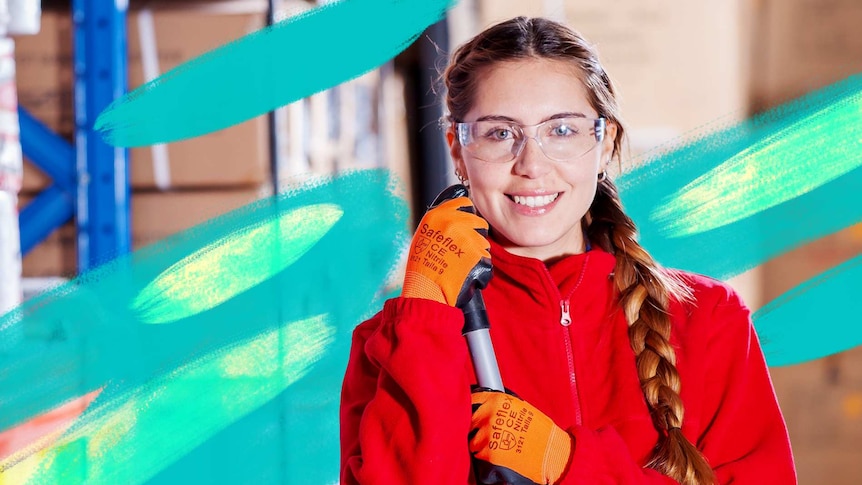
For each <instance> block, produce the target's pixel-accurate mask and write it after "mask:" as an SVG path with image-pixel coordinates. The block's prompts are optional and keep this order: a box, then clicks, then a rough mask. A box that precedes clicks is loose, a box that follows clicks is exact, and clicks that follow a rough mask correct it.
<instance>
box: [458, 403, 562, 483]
mask: <svg viewBox="0 0 862 485" xmlns="http://www.w3.org/2000/svg"><path fill="white" fill-rule="evenodd" d="M472 396H473V419H472V422H471V431H470V435H469V448H470V453H471V454H472V455H473V468H474V471H475V473H476V479H477V481H478V483H483V484H491V483H511V484H514V485H534V484H548V483H557V481H558V480H559V479H560V477H562V476H563V473H564V472H565V470H566V467H567V466H568V464H569V461H570V459H571V456H572V452H573V451H574V441H575V440H574V438H573V437H572V436H571V435H570V434H568V433H567V432H566V431H564V430H563V429H561V428H560V427H559V426H557V425H556V424H555V423H554V422H553V421H552V420H551V418H549V417H547V416H546V415H545V414H544V413H542V412H541V411H539V410H538V409H536V408H535V407H533V406H532V405H531V404H530V403H528V402H526V401H523V400H521V399H519V398H517V397H515V396H512V395H510V394H506V393H503V392H499V391H488V390H482V391H479V392H474V393H473V395H472Z"/></svg>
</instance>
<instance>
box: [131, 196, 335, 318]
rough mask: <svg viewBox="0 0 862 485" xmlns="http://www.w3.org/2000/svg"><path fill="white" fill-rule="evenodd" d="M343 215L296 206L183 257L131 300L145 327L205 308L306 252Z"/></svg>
mask: <svg viewBox="0 0 862 485" xmlns="http://www.w3.org/2000/svg"><path fill="white" fill-rule="evenodd" d="M343 214H344V212H343V211H342V210H341V209H340V208H339V207H338V206H337V205H334V204H319V205H312V206H307V207H301V208H299V209H295V210H293V211H290V212H287V213H285V214H283V215H281V216H279V217H278V218H277V219H274V220H269V221H265V222H263V223H261V224H258V225H256V226H250V227H247V228H244V229H242V230H241V231H238V232H236V233H234V234H230V235H228V236H226V237H223V238H221V239H219V240H217V241H215V242H213V243H211V244H208V245H207V246H205V247H203V248H201V249H200V250H199V251H197V252H195V253H194V254H192V255H190V256H188V257H186V258H183V260H182V261H179V262H178V263H176V264H174V265H172V266H171V267H170V268H168V269H167V270H165V271H164V272H163V273H162V274H160V275H159V276H158V277H157V278H156V279H155V280H154V281H153V282H152V283H150V284H149V285H147V286H146V288H144V289H143V290H142V291H141V292H140V294H138V296H137V297H136V298H135V299H134V301H133V302H132V309H133V310H135V311H137V312H139V313H140V315H141V316H140V318H141V320H142V321H143V322H145V323H170V322H175V321H177V320H179V319H182V318H185V317H188V316H190V315H194V314H196V313H199V312H202V311H205V310H209V309H211V308H213V307H215V306H217V305H219V304H221V303H224V302H225V301H227V300H229V299H230V298H232V297H234V296H236V295H237V294H239V293H242V292H243V291H246V290H248V289H249V288H251V287H253V286H255V285H257V284H259V283H260V282H262V281H265V280H268V279H269V278H271V277H272V276H273V275H275V274H276V273H278V272H280V271H282V270H284V269H285V268H287V267H288V266H290V265H291V264H293V263H294V262H295V261H296V260H297V259H299V258H300V257H301V256H302V255H303V254H305V253H306V252H307V251H308V250H309V249H311V247H312V246H314V245H315V244H316V243H317V241H319V240H320V238H322V237H323V236H324V235H326V233H327V232H328V231H329V229H330V228H331V227H332V226H333V225H334V224H335V223H336V222H338V220H339V219H341V216H342V215H343Z"/></svg>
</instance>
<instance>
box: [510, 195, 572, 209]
mask: <svg viewBox="0 0 862 485" xmlns="http://www.w3.org/2000/svg"><path fill="white" fill-rule="evenodd" d="M558 195H560V194H559V193H556V194H551V195H541V196H538V197H533V196H529V197H522V196H520V195H513V196H512V199H514V200H515V203H516V204H520V205H525V206H527V207H544V206H546V205H548V204H550V203H551V202H553V201H555V200H557V196H558Z"/></svg>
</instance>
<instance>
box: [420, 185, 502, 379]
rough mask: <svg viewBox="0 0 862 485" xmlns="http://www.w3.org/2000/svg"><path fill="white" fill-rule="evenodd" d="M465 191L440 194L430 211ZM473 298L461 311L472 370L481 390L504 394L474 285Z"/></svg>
mask: <svg viewBox="0 0 862 485" xmlns="http://www.w3.org/2000/svg"><path fill="white" fill-rule="evenodd" d="M468 196H469V192H468V190H467V187H465V186H464V185H461V184H456V185H453V186H451V187H448V188H447V189H445V190H443V192H441V193H440V195H438V196H437V198H436V199H434V202H432V203H431V208H433V207H437V206H438V205H439V204H441V203H442V202H443V201H445V200H450V199H455V198H458V197H468ZM469 291H471V292H472V296H471V298H470V300H468V301H467V304H466V305H464V307H463V308H462V310H463V312H464V329H463V330H462V331H461V334H462V335H464V337H465V338H466V339H467V349H468V350H469V351H470V358H471V359H472V360H473V369H474V370H475V371H476V379H477V381H478V384H479V386H480V387H486V388H488V389H493V390H496V391H503V390H504V389H503V380H502V379H501V378H500V369H499V368H498V367H497V356H496V355H495V354H494V346H493V345H491V335H490V334H489V332H488V329H490V328H491V325H490V324H489V323H488V314H487V313H486V312H485V301H484V300H483V299H482V293H481V291H480V290H479V288H476V287H475V285H474V286H473V287H472V288H470V290H469Z"/></svg>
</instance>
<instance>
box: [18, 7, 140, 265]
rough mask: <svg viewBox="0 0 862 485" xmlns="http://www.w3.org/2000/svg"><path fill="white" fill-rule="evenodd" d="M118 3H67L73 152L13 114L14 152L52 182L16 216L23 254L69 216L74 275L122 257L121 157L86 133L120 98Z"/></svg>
mask: <svg viewBox="0 0 862 485" xmlns="http://www.w3.org/2000/svg"><path fill="white" fill-rule="evenodd" d="M127 4H128V2H127V1H125V0H114V1H110V0H73V1H72V21H73V24H74V30H75V45H74V56H73V57H74V76H75V81H74V89H75V96H74V99H75V142H74V145H72V144H70V143H68V142H67V141H66V140H65V139H63V138H61V137H60V136H58V135H56V134H55V133H52V132H51V131H50V130H49V129H48V128H46V127H45V125H43V124H42V123H41V122H39V121H38V120H36V119H35V118H33V116H31V115H30V114H29V113H28V112H27V111H26V110H24V109H21V108H19V110H18V115H19V119H20V124H21V147H22V149H23V151H24V153H25V154H26V155H27V156H28V157H29V158H30V159H31V160H32V161H33V162H34V163H35V164H36V165H37V166H38V167H39V168H41V169H42V170H43V171H44V172H45V173H46V174H47V175H49V176H50V177H51V179H52V181H53V183H52V184H51V185H50V186H49V187H48V188H47V189H45V190H44V191H42V193H40V194H39V195H38V196H37V197H36V198H35V199H34V200H33V201H32V202H31V203H30V204H29V205H28V206H27V207H26V208H24V210H23V211H21V214H20V216H19V223H20V226H21V252H22V254H26V253H27V252H28V251H30V249H32V248H33V247H34V246H35V245H36V244H38V243H39V242H40V241H42V240H43V239H44V238H45V237H46V236H48V235H49V234H50V233H51V232H52V231H53V230H54V229H56V228H57V227H59V226H60V225H62V224H63V223H65V222H66V221H68V220H69V218H70V217H72V216H73V215H74V216H75V219H76V221H77V228H78V271H79V272H83V271H86V270H87V269H89V268H93V267H95V266H98V265H99V264H101V263H104V262H107V261H109V260H111V259H113V258H115V257H117V256H119V255H122V254H125V253H128V252H129V249H130V246H131V244H130V241H131V226H130V223H129V220H130V217H129V197H130V196H129V193H130V192H129V170H128V167H129V163H128V150H127V149H123V148H115V147H112V146H110V145H108V144H106V143H105V142H104V141H103V140H102V138H101V137H100V136H99V134H98V133H96V132H95V131H94V130H93V124H94V123H95V121H96V117H97V116H98V115H99V113H100V112H101V111H102V110H103V109H105V108H106V107H107V106H108V105H110V104H111V102H113V101H114V100H115V99H117V98H119V97H121V96H122V95H123V94H124V93H125V92H126V86H127V74H126V62H127V60H126V9H127Z"/></svg>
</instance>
